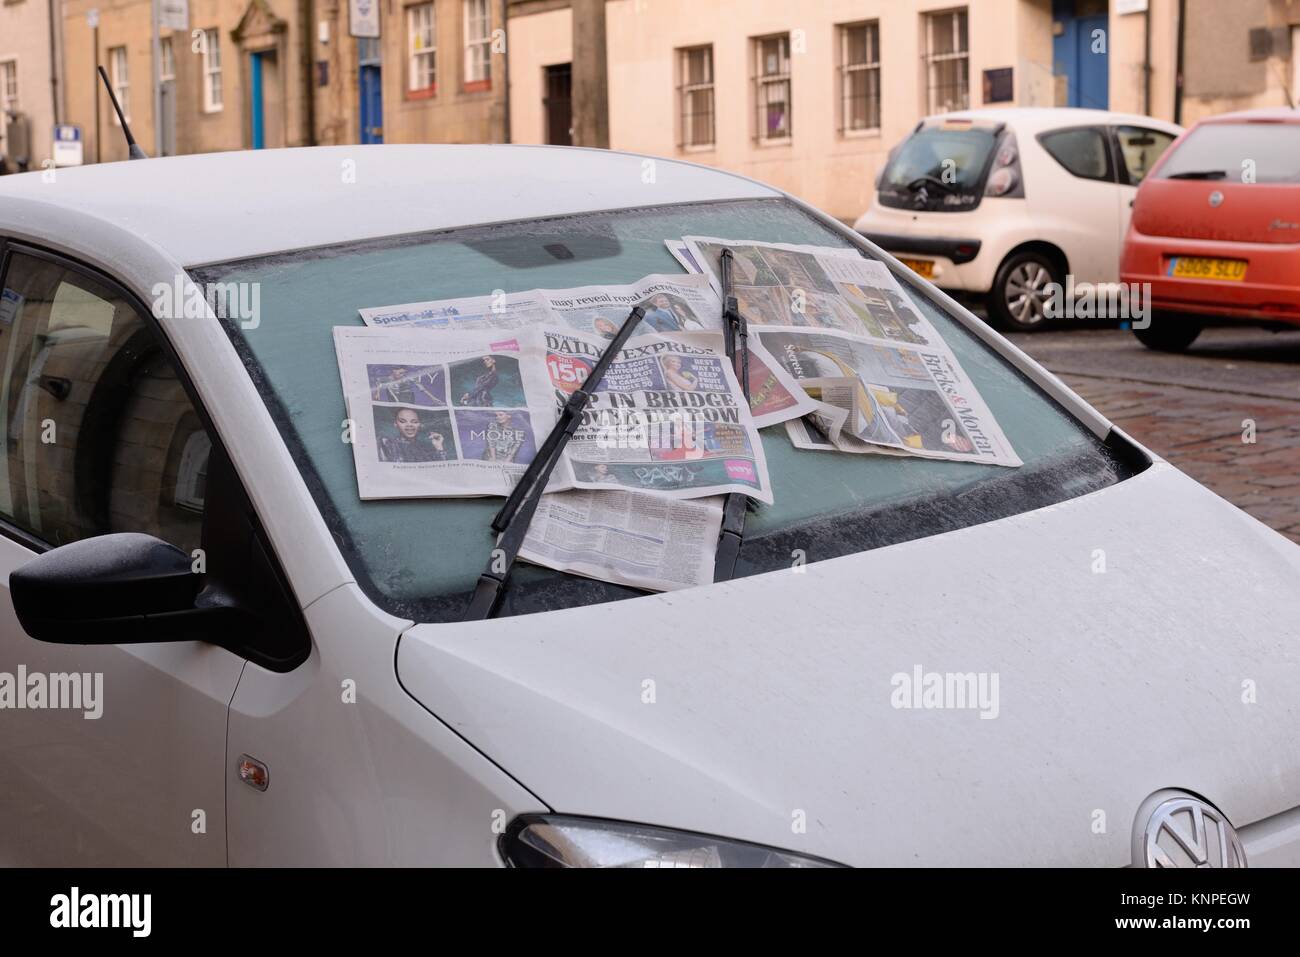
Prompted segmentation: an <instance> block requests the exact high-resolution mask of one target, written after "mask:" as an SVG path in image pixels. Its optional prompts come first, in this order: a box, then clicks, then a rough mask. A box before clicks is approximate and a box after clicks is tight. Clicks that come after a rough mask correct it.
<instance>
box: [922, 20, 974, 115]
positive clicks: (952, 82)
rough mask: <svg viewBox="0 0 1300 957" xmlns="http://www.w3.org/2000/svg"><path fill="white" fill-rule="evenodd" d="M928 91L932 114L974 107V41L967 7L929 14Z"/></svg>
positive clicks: (926, 28)
mask: <svg viewBox="0 0 1300 957" xmlns="http://www.w3.org/2000/svg"><path fill="white" fill-rule="evenodd" d="M925 93H926V103H925V106H926V112H927V113H928V114H934V113H946V112H948V111H949V110H965V109H969V108H970V40H969V34H968V31H967V24H966V10H965V9H961V10H948V11H945V12H944V13H929V14H926V16H925Z"/></svg>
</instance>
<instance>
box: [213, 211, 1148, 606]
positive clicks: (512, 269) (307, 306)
mask: <svg viewBox="0 0 1300 957" xmlns="http://www.w3.org/2000/svg"><path fill="white" fill-rule="evenodd" d="M689 235H703V236H723V237H731V238H737V239H749V240H758V241H763V242H781V243H806V244H812V245H820V246H836V247H848V248H855V246H854V243H853V242H852V241H851V240H850V239H848V238H847V237H845V236H844V235H843V234H841V233H839V232H836V231H834V230H832V229H831V228H829V227H828V226H827V225H825V224H823V223H822V222H820V221H818V220H817V219H815V218H814V217H812V216H810V215H809V214H807V213H806V212H804V211H803V210H802V209H800V208H799V207H797V206H796V205H795V204H793V203H791V202H789V201H787V200H783V199H772V200H744V201H732V202H716V203H700V204H692V205H681V206H666V207H654V208H644V209H627V210H618V211H613V212H605V213H596V214H582V215H576V216H571V217H561V218H556V219H549V220H545V221H527V222H514V223H505V224H499V225H493V226H479V227H471V228H463V229H453V230H448V231H443V232H437V233H430V234H426V235H418V236H404V237H399V238H394V239H390V240H379V241H368V242H364V243H356V244H352V245H346V246H338V247H330V248H324V249H315V250H307V251H301V252H295V253H291V254H287V255H282V256H275V257H269V258H264V259H257V260H247V261H243V262H238V263H226V264H221V265H216V266H206V267H203V268H201V269H195V270H192V274H193V276H194V278H195V280H196V281H199V282H223V283H225V282H256V283H259V284H260V295H261V323H260V325H258V326H257V327H256V328H249V329H242V328H241V327H240V325H239V324H238V322H228V323H227V324H226V328H227V331H228V333H229V335H230V337H231V340H232V341H233V342H234V344H235V347H236V348H237V349H238V351H239V352H240V354H241V356H242V358H243V360H244V362H245V364H246V366H247V368H248V370H249V373H250V375H251V376H252V379H253V381H254V382H255V383H256V385H257V387H258V389H259V391H260V392H261V394H262V397H263V399H264V400H265V402H266V403H267V406H268V407H269V409H270V411H271V413H272V416H273V418H274V419H275V421H276V423H277V425H278V427H279V429H280V432H281V434H282V435H283V437H284V440H285V442H286V443H287V445H288V447H289V449H290V451H291V453H292V455H293V457H294V460H295V462H296V463H297V465H298V467H299V469H301V471H302V473H303V476H304V478H305V480H306V484H307V487H308V488H309V489H310V490H311V491H312V494H313V495H314V496H315V498H316V501H317V504H318V505H319V507H320V509H321V511H322V514H323V515H324V516H325V519H326V521H327V523H328V524H329V526H330V528H331V530H332V531H333V533H334V536H335V538H336V540H337V541H338V542H339V544H340V547H341V549H342V551H343V554H344V556H345V557H346V559H347V561H348V563H349V565H350V566H351V568H352V571H353V574H354V575H355V576H356V578H357V581H358V583H359V584H360V585H361V586H362V588H364V589H365V590H366V592H367V593H368V594H369V595H370V596H371V598H372V599H373V600H374V601H375V602H376V603H377V604H379V605H380V606H381V607H383V608H385V609H386V610H388V611H390V612H392V613H393V614H396V615H399V616H402V617H408V618H413V619H415V620H417V621H433V622H437V621H456V620H459V619H460V617H461V615H462V614H463V613H464V610H465V607H466V604H467V602H468V597H469V593H470V591H471V589H472V588H473V586H474V583H475V581H476V579H477V577H478V575H479V572H480V570H481V567H482V563H483V560H484V556H485V555H486V554H487V551H488V550H489V549H490V548H491V546H492V543H493V536H492V535H491V534H490V533H489V523H490V522H491V520H492V516H493V514H494V513H495V512H496V510H497V509H498V508H499V507H500V505H501V499H491V498H477V499H470V498H461V499H457V498H443V499H383V500H368V501H362V500H361V499H360V497H359V496H358V490H357V478H356V472H355V468H354V464H353V455H352V450H351V447H350V446H349V445H347V444H345V443H344V442H343V441H341V432H342V429H341V424H342V422H343V420H344V419H345V418H346V412H345V406H344V399H343V392H342V389H341V386H340V382H339V375H338V371H337V363H336V359H335V353H334V342H333V337H332V327H334V326H359V325H362V321H361V319H360V318H359V316H358V314H357V310H358V309H359V308H365V307H371V306H382V305H390V304H393V303H404V302H418V301H423V300H430V299H441V298H451V297H458V296H470V295H482V294H484V293H486V292H491V291H493V290H496V289H500V290H504V291H505V292H506V293H513V292H516V291H523V290H528V289H534V288H538V287H543V288H552V289H554V288H565V287H571V286H579V285H588V284H596V283H600V284H606V283H608V284H616V283H630V282H635V281H636V280H639V279H641V278H642V277H643V276H646V275H648V274H652V273H678V272H681V267H680V266H679V265H678V264H677V262H676V261H675V260H674V259H673V258H672V256H671V255H670V254H669V252H668V250H667V248H666V247H665V245H664V240H665V239H678V238H680V237H682V236H689ZM557 243H562V244H563V246H564V249H565V255H563V256H559V257H557V256H556V255H555V254H554V252H553V251H551V249H550V247H554V246H555V245H556V244H557ZM856 248H859V249H861V248H863V247H856ZM896 275H898V276H899V277H900V279H901V281H902V284H903V287H904V289H905V290H907V291H908V293H909V295H911V296H912V298H913V300H914V302H915V305H916V308H917V309H918V310H920V311H921V312H922V314H923V315H924V316H925V317H926V318H927V319H929V321H930V322H931V323H932V324H933V325H934V327H935V328H936V329H937V331H938V332H939V333H940V335H941V336H943V338H944V339H945V340H946V341H947V343H948V345H949V346H950V347H951V348H952V350H953V352H954V353H955V354H956V356H957V358H958V360H959V361H960V362H961V364H962V366H963V368H964V369H965V371H966V373H967V374H968V375H969V377H970V379H971V381H972V382H973V383H974V385H975V387H976V388H977V389H978V390H979V392H980V393H981V395H982V396H983V398H984V400H985V401H986V402H987V404H988V406H989V409H990V411H991V412H992V413H993V415H994V416H995V417H996V418H997V420H998V422H999V423H1000V425H1001V426H1002V428H1003V430H1004V432H1005V433H1006V435H1007V436H1008V438H1009V439H1010V441H1011V442H1012V444H1013V445H1014V447H1015V450H1016V452H1017V453H1018V454H1019V456H1020V458H1021V459H1022V460H1023V461H1024V465H1023V466H1022V467H1020V468H1014V469H1007V468H999V467H997V466H989V465H979V464H973V463H966V462H953V461H939V460H931V459H921V458H910V457H909V458H906V459H900V458H895V457H890V456H884V455H880V456H876V455H843V454H837V453H828V452H809V451H804V450H799V449H796V448H795V447H794V446H793V445H792V444H791V442H790V439H789V438H788V437H787V435H786V432H785V430H784V429H783V428H780V427H776V428H767V429H763V430H762V431H761V432H760V433H759V434H760V436H761V437H762V440H763V447H764V452H765V455H766V458H767V463H768V469H769V472H770V475H771V482H772V490H773V494H774V497H775V504H773V505H770V506H763V507H761V508H759V509H758V510H757V511H756V512H754V513H753V514H751V515H750V516H749V521H748V523H747V526H746V535H745V544H744V547H743V548H742V549H741V553H740V560H739V564H738V566H737V575H752V574H757V573H759V572H765V571H772V570H776V569H783V568H789V567H790V566H791V562H792V555H794V554H796V553H801V554H802V555H803V556H804V557H805V559H806V560H807V561H809V562H812V561H819V560H822V559H826V558H833V557H837V556H840V555H845V554H850V553H853V552H860V551H863V550H866V549H870V548H875V547H879V546H882V545H888V544H892V543H894V542H900V541H905V540H908V539H913V538H920V537H924V536H927V535H934V534H938V533H940V532H944V531H949V530H951V529H955V528H960V527H963V526H967V525H974V524H978V523H981V522H987V521H991V520H994V519H997V518H1002V517H1005V516H1008V515H1012V514H1015V513H1018V512H1023V511H1027V510H1030V509H1035V508H1040V507H1043V506H1046V505H1050V504H1054V503H1056V502H1060V501H1062V500H1064V499H1068V498H1072V497H1074V496H1077V495H1083V494H1085V493H1087V492H1091V491H1094V490H1096V489H1099V488H1102V487H1104V486H1107V485H1110V484H1112V483H1114V482H1116V481H1119V480H1120V479H1122V478H1124V477H1125V476H1127V475H1128V474H1131V468H1130V466H1129V465H1127V464H1126V460H1124V459H1123V458H1122V457H1121V456H1120V455H1118V454H1116V453H1113V452H1112V451H1111V449H1110V448H1109V447H1108V446H1107V445H1105V444H1104V443H1102V442H1101V441H1099V440H1098V439H1097V438H1096V436H1094V435H1093V434H1092V433H1091V432H1089V431H1088V430H1087V429H1085V428H1084V427H1083V426H1082V425H1081V424H1080V423H1079V422H1078V421H1077V420H1076V419H1075V418H1073V417H1072V416H1070V415H1069V414H1068V413H1067V412H1065V410H1063V409H1062V408H1061V407H1060V406H1058V405H1057V404H1056V403H1055V402H1053V401H1052V400H1051V399H1050V398H1048V397H1047V396H1046V395H1044V394H1043V393H1042V392H1041V391H1040V390H1039V389H1038V388H1037V387H1036V386H1034V385H1033V384H1032V383H1031V382H1030V381H1029V380H1027V379H1026V378H1025V377H1024V376H1023V375H1021V374H1020V373H1019V372H1018V371H1017V370H1016V369H1015V368H1014V367H1012V366H1011V365H1009V364H1008V363H1007V362H1006V361H1005V360H1004V359H1002V357H1001V356H999V355H998V354H997V353H996V352H994V351H993V350H991V349H990V348H988V347H987V346H986V345H985V344H984V343H983V342H982V341H981V340H979V339H978V338H977V337H976V336H974V335H973V334H972V333H970V332H968V331H966V329H965V328H964V327H963V326H962V325H961V324H960V323H959V322H958V321H956V320H955V319H954V318H952V317H951V316H950V315H949V314H948V313H947V312H946V311H945V310H944V309H943V308H942V307H941V306H940V305H938V304H937V303H936V302H934V301H932V300H930V299H929V298H928V297H927V296H925V295H924V294H922V293H920V292H919V291H917V289H918V287H915V286H912V285H911V284H910V283H911V280H909V279H906V278H905V276H904V274H903V273H902V271H901V270H900V271H899V272H897V273H896ZM428 334H429V335H431V336H433V335H438V331H437V330H429V333H428ZM639 594H641V592H638V591H635V590H633V589H630V588H627V587H625V586H621V585H615V584H610V583H607V582H599V581H594V580H591V579H584V578H577V577H574V576H570V575H565V574H563V573H560V572H556V571H551V570H549V569H544V568H540V567H536V566H531V565H521V566H519V567H518V568H516V570H515V574H514V577H513V579H512V582H511V587H510V590H509V592H508V593H507V596H506V599H505V602H504V604H503V606H502V608H501V611H500V614H501V615H502V616H505V615H511V614H522V613H529V612H538V611H546V610H550V609H554V608H559V607H567V606H572V605H585V604H593V603H597V602H603V601H611V600H615V599H620V598H628V597H634V596H636V595H639Z"/></svg>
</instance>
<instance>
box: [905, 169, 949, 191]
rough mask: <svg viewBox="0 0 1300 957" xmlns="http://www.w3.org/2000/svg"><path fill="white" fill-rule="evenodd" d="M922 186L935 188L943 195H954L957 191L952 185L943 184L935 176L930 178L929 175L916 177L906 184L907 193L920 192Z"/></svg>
mask: <svg viewBox="0 0 1300 957" xmlns="http://www.w3.org/2000/svg"><path fill="white" fill-rule="evenodd" d="M922 186H935V187H938V188H939V189H941V190H943V192H945V193H955V192H956V191H957V187H956V186H955V185H954V184H952V183H945V182H944V181H943V180H941V179H939V178H938V177H936V176H931V175H930V174H929V173H926V174H924V175H922V176H918V177H917V178H916V179H914V180H912V181H911V182H910V183H908V184H907V188H908V191H909V192H913V193H915V192H918V191H920V189H921V187H922Z"/></svg>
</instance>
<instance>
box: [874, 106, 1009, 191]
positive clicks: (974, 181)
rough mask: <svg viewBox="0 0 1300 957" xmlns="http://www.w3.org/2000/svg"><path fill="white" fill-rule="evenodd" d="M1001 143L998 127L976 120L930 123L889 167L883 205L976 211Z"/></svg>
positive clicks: (883, 180) (905, 143)
mask: <svg viewBox="0 0 1300 957" xmlns="http://www.w3.org/2000/svg"><path fill="white" fill-rule="evenodd" d="M996 141H997V136H996V130H995V128H993V127H988V126H972V125H970V124H959V125H953V124H944V125H942V126H929V127H925V128H924V129H922V130H919V131H918V132H916V133H913V134H912V135H911V136H909V137H908V138H907V139H906V140H904V141H903V143H902V145H901V146H900V147H899V148H898V150H897V152H896V153H895V154H894V155H893V156H892V157H891V158H890V160H889V162H888V164H886V166H885V170H884V173H883V174H882V176H881V178H880V189H879V196H880V201H881V203H883V204H885V205H886V206H902V207H907V208H909V209H910V208H927V209H928V208H934V209H948V208H951V209H970V208H971V207H972V206H973V205H976V204H977V203H978V201H979V198H980V194H981V193H982V192H983V191H984V175H985V173H986V171H987V170H988V165H989V157H990V155H991V154H992V152H993V147H994V144H995V143H996ZM923 189H924V192H922V190H923Z"/></svg>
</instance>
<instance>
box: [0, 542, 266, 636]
mask: <svg viewBox="0 0 1300 957" xmlns="http://www.w3.org/2000/svg"><path fill="white" fill-rule="evenodd" d="M203 584H204V580H203V576H201V575H199V574H196V573H195V572H194V570H193V567H192V565H191V559H190V556H188V555H186V554H185V553H184V552H183V551H181V550H180V549H179V548H177V547H175V546H174V545H168V544H167V543H166V542H164V541H160V540H159V539H157V538H154V537H153V536H152V535H141V534H139V533H136V532H122V533H118V534H113V535H99V536H96V537H94V538H86V539H82V540H81V541H78V542H71V543H69V544H67V545H62V546H60V547H58V548H54V549H51V550H50V551H48V552H46V553H45V554H43V555H40V556H38V557H37V558H34V559H32V560H31V561H30V562H28V563H27V564H26V565H23V566H22V567H21V568H18V569H16V570H15V571H14V572H13V573H12V574H10V576H9V593H10V597H11V599H12V600H13V605H14V611H15V612H16V613H17V615H18V621H19V623H20V624H22V626H23V630H24V631H26V632H27V634H28V635H30V636H31V637H33V638H35V639H37V640H39V641H49V642H58V643H62V644H74V645H116V644H135V643H140V642H151V641H193V640H196V639H199V640H206V641H215V642H216V643H218V644H221V643H223V642H222V639H223V638H227V640H228V637H227V636H229V635H230V634H231V633H232V631H234V632H237V631H238V630H239V629H241V628H246V627H248V625H249V624H250V621H251V620H252V619H253V617H254V616H252V615H250V614H248V613H247V612H245V611H244V610H243V609H241V608H239V607H238V606H237V605H236V604H234V603H233V602H231V601H230V600H229V599H227V598H225V597H224V596H223V595H222V594H221V593H220V592H217V591H215V590H213V589H204V588H203Z"/></svg>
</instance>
